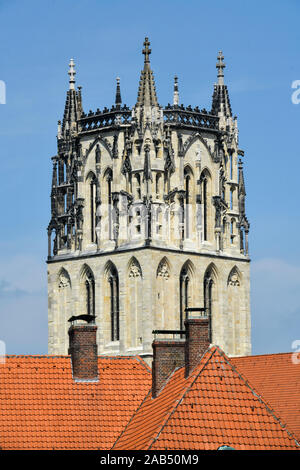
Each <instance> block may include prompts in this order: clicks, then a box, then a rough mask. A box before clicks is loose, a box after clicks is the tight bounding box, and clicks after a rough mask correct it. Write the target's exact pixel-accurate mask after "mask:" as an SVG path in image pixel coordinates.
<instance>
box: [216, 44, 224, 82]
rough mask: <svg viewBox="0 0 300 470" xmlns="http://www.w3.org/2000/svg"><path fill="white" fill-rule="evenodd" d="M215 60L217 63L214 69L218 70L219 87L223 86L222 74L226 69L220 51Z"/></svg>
mask: <svg viewBox="0 0 300 470" xmlns="http://www.w3.org/2000/svg"><path fill="white" fill-rule="evenodd" d="M217 60H218V62H217V65H216V68H217V69H218V84H219V85H224V72H223V69H224V68H225V67H226V65H225V64H224V62H223V60H224V56H223V53H222V51H220V52H219V54H218V57H217Z"/></svg>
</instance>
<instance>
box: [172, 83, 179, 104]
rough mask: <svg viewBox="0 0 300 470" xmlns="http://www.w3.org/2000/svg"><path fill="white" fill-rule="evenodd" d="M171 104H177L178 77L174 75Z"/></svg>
mask: <svg viewBox="0 0 300 470" xmlns="http://www.w3.org/2000/svg"><path fill="white" fill-rule="evenodd" d="M173 105H174V106H178V105H179V92H178V77H177V75H175V77H174V94H173Z"/></svg>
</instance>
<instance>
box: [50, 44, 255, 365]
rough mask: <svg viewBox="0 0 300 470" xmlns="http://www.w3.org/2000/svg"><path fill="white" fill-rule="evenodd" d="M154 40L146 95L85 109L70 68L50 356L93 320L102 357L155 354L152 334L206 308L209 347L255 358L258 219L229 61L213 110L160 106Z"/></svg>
mask: <svg viewBox="0 0 300 470" xmlns="http://www.w3.org/2000/svg"><path fill="white" fill-rule="evenodd" d="M149 45H150V44H149V41H148V38H146V39H145V42H144V49H143V54H144V68H143V70H142V72H141V77H140V83H139V90H138V97H137V102H136V104H135V106H134V107H133V108H132V109H130V108H129V107H127V106H126V105H122V100H121V92H120V81H119V79H117V89H116V98H115V104H114V105H113V106H112V107H111V108H110V109H108V108H104V109H103V110H100V109H97V110H96V111H95V112H92V111H90V112H89V113H88V114H86V113H84V112H83V108H82V100H81V88H80V87H78V89H77V90H76V89H75V78H74V77H75V70H74V62H73V60H71V62H70V70H69V76H70V80H69V90H68V91H67V99H66V105H65V112H64V117H63V121H62V123H61V122H60V121H59V123H58V135H57V143H58V153H57V155H56V156H54V157H53V158H52V160H53V176H52V191H51V221H50V224H49V226H48V238H49V246H48V287H49V289H48V290H49V353H50V354H66V353H67V345H68V333H67V331H68V319H69V318H70V317H71V316H72V315H79V314H85V313H87V314H92V315H96V324H97V325H98V333H97V334H98V337H97V341H98V351H99V352H100V353H101V354H109V355H112V354H126V355H128V354H140V355H144V356H149V355H151V352H152V349H151V344H152V339H153V338H152V330H153V329H169V330H172V329H179V328H182V327H183V322H184V319H185V307H203V306H205V307H206V308H207V311H208V313H209V318H210V336H211V341H212V342H213V343H215V344H218V345H219V346H221V347H222V348H223V349H224V350H225V351H226V353H227V354H229V355H244V354H249V353H250V350H251V343H250V298H249V290H250V280H249V256H248V232H249V223H248V220H247V218H246V215H245V195H246V193H245V184H244V177H243V163H242V157H243V156H244V153H243V151H242V150H240V149H239V147H238V127H237V120H236V117H233V116H232V112H231V106H230V100H229V94H228V89H227V86H226V85H225V84H224V73H223V72H224V67H225V64H224V62H223V56H222V53H221V52H220V53H219V56H218V62H217V69H218V82H217V84H215V86H214V92H213V98H212V107H211V110H209V111H207V110H205V109H201V110H200V109H199V108H198V106H196V107H195V108H192V107H191V106H187V107H185V106H183V105H182V104H180V101H179V93H178V82H177V77H175V82H174V98H173V104H172V105H170V104H169V105H168V106H166V107H164V108H163V107H162V106H160V105H159V103H158V99H157V95H156V89H155V83H154V76H153V72H152V70H151V67H150V60H149V56H150V53H151V49H150V48H149Z"/></svg>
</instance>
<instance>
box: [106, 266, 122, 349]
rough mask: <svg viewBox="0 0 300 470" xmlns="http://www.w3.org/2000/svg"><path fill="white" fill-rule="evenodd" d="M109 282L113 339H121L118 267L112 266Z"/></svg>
mask: <svg viewBox="0 0 300 470" xmlns="http://www.w3.org/2000/svg"><path fill="white" fill-rule="evenodd" d="M108 282H109V285H110V320H111V341H119V339H120V318H119V276H118V272H117V270H116V268H115V267H114V266H112V267H111V270H110V273H109V276H108Z"/></svg>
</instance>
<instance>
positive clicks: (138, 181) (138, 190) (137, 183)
mask: <svg viewBox="0 0 300 470" xmlns="http://www.w3.org/2000/svg"><path fill="white" fill-rule="evenodd" d="M134 182H135V197H136V198H137V199H141V176H140V175H139V173H136V174H135V175H134Z"/></svg>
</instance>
